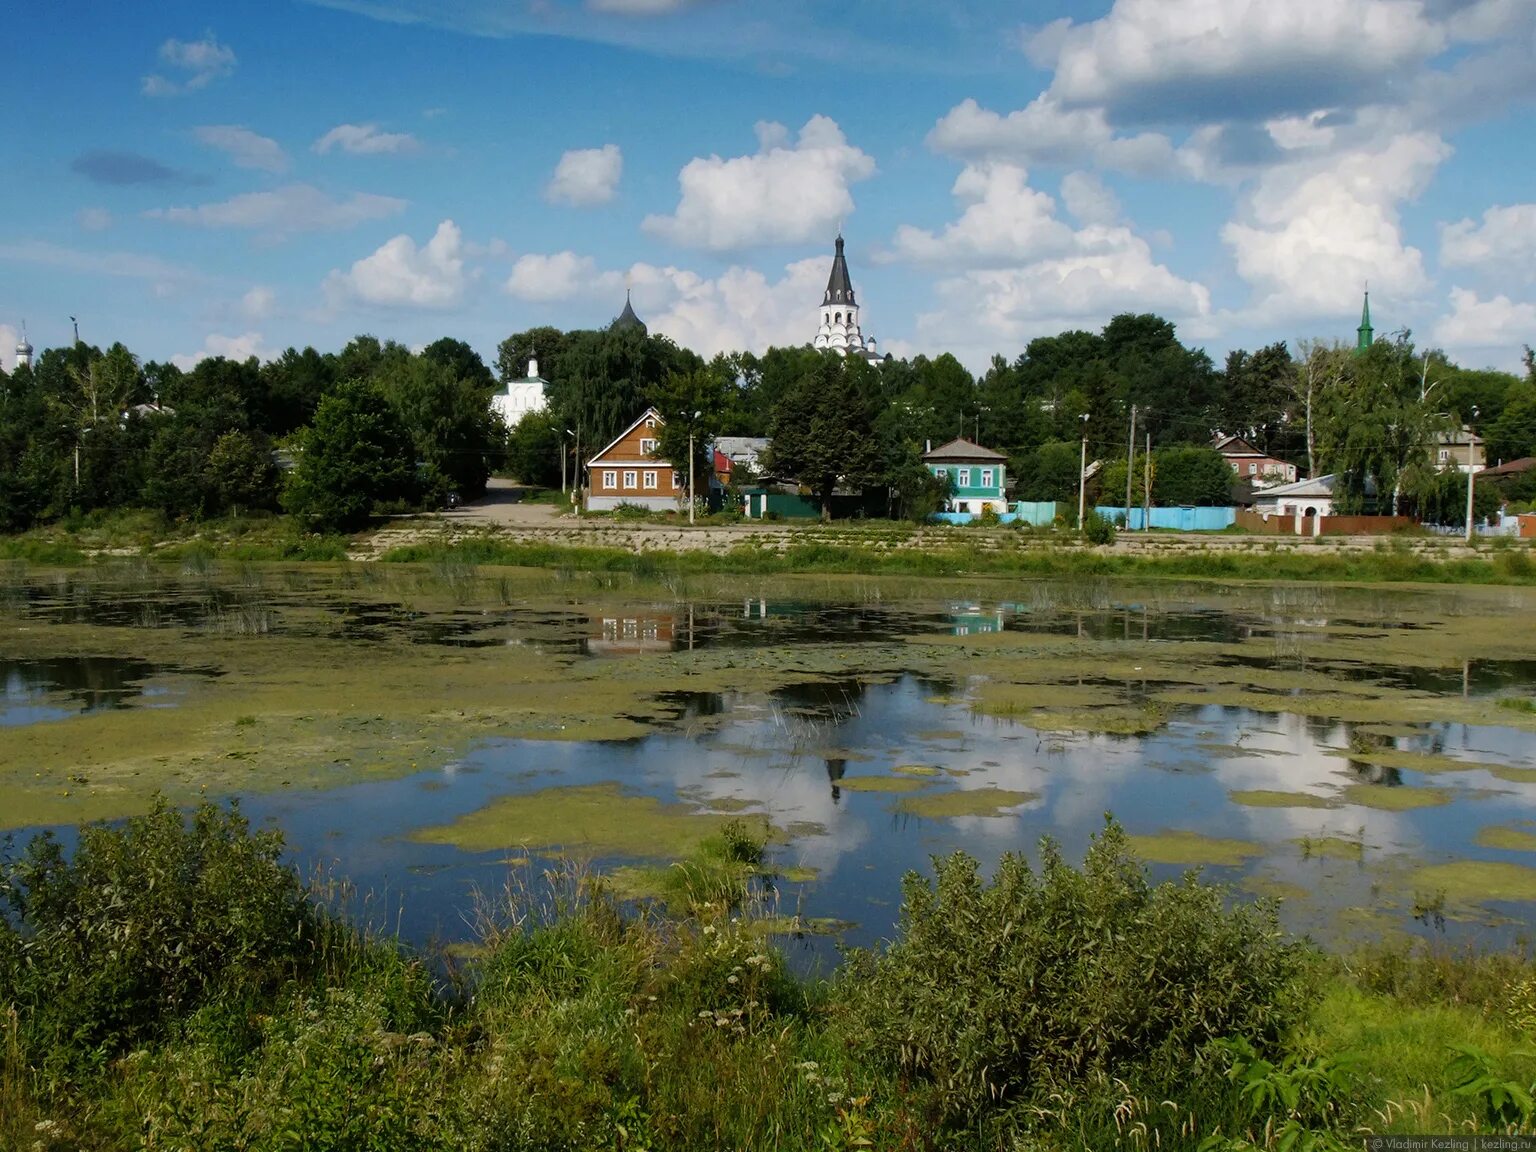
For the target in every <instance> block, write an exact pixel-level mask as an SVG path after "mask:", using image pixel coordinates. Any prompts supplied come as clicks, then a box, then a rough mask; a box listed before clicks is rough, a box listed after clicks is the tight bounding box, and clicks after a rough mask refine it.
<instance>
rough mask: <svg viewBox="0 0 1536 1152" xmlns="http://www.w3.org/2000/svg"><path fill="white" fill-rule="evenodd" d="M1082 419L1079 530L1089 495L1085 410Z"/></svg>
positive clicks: (1078, 476)
mask: <svg viewBox="0 0 1536 1152" xmlns="http://www.w3.org/2000/svg"><path fill="white" fill-rule="evenodd" d="M1080 419H1081V420H1082V422H1083V446H1082V449H1081V450H1080V451H1079V452H1078V454H1077V530H1078V531H1079V532H1081V531H1082V530H1083V514H1084V512H1085V510H1086V509H1085V507H1084V500H1085V499H1086V497H1087V495H1088V475H1087V474H1088V413H1086V412H1084V413H1083V414H1082V416H1081V417H1080Z"/></svg>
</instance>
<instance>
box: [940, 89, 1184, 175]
mask: <svg viewBox="0 0 1536 1152" xmlns="http://www.w3.org/2000/svg"><path fill="white" fill-rule="evenodd" d="M928 146H929V147H930V148H932V149H933V150H934V151H935V152H942V153H944V154H945V155H948V156H956V157H959V158H960V159H963V160H986V159H1001V160H1009V161H1012V162H1015V163H1018V164H1024V165H1031V164H1054V165H1078V164H1086V163H1092V164H1097V165H1099V166H1101V167H1105V168H1114V169H1118V170H1120V171H1124V172H1132V173H1140V174H1148V175H1152V174H1158V175H1160V174H1164V173H1167V172H1169V171H1172V170H1174V169H1175V168H1176V167H1177V164H1178V157H1177V153H1176V150H1175V148H1174V146H1173V141H1172V140H1170V139H1169V138H1168V137H1167V136H1164V135H1162V134H1161V133H1157V132H1142V133H1138V134H1137V135H1134V136H1117V135H1116V134H1115V132H1114V129H1113V128H1111V127H1110V123H1109V118H1108V116H1107V115H1106V114H1105V112H1104V110H1103V109H1102V108H1068V107H1066V106H1065V105H1063V104H1062V103H1061V102H1060V101H1058V100H1056V99H1054V98H1053V97H1052V96H1050V95H1049V94H1048V93H1042V94H1041V95H1039V96H1037V97H1036V98H1035V99H1034V100H1032V101H1030V102H1029V103H1028V104H1027V105H1025V106H1024V107H1023V108H1020V109H1018V110H1017V111H1014V112H1009V113H1008V114H1007V115H1006V116H1004V115H1000V114H999V113H997V112H994V111H992V110H991V109H989V108H983V107H982V106H981V105H980V104H978V103H976V101H975V100H973V99H970V98H967V99H965V100H962V101H961V102H960V103H959V104H957V105H955V106H954V107H953V108H951V109H950V110H949V111H948V112H947V113H945V114H944V116H942V117H941V118H940V119H939V121H938V123H936V124H935V125H934V126H933V128H932V130H931V131H930V132H929V133H928Z"/></svg>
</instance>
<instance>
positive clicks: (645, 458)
mask: <svg viewBox="0 0 1536 1152" xmlns="http://www.w3.org/2000/svg"><path fill="white" fill-rule="evenodd" d="M665 425H666V419H665V418H664V417H663V416H662V415H661V413H660V412H658V411H657V410H656V409H655V408H647V409H646V410H645V411H644V412H642V413H641V414H640V415H639V417H637V418H636V420H635V422H634V423H633V424H631V425H630V426H629V427H628V428H626V429H625V430H624V431H623V432H621V433H620V434H619V435H618V436H617V437H616V438H615V439H614V441H613V442H612V443H611V444H609V445H608V446H607V447H605V448H604V449H603V450H602V451H601V452H598V453H597V454H596V455H594V456H593V457H591V458H590V459H589V460H588V461H587V491H588V507H590V508H612V507H616V506H617V505H619V504H643V505H645V506H647V507H651V508H656V509H675V508H676V507H677V502H678V501H679V500H686V499H687V496H688V480H687V477H686V476H684V475H683V474H681V473H679V472H678V471H677V470H676V469H675V468H674V467H673V465H672V463H671V461H668V460H663V459H660V458H659V457H657V456H656V455H655V451H656V443H657V441H658V440H659V439H660V431H661V429H662V428H663V427H664V426H665Z"/></svg>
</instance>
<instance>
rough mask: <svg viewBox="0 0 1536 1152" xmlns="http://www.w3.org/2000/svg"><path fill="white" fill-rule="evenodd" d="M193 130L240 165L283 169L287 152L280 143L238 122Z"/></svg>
mask: <svg viewBox="0 0 1536 1152" xmlns="http://www.w3.org/2000/svg"><path fill="white" fill-rule="evenodd" d="M192 134H193V135H194V136H196V137H197V139H198V141H199V142H200V143H203V144H206V145H208V147H210V148H217V149H218V150H219V151H220V152H223V153H226V154H227V155H228V156H229V158H230V159H231V160H233V161H234V162H235V164H236V165H237V166H239V167H241V168H255V169H256V170H257V171H260V172H286V171H287V170H288V154H287V153H286V152H284V151H283V148H282V145H281V144H279V143H278V142H277V141H276V140H273V139H271V138H270V137H268V136H262V135H260V134H258V133H256V132H252V131H251V130H250V129H249V128H243V127H241V126H240V125H238V124H205V125H204V126H202V127H201V128H194V129H193V130H192Z"/></svg>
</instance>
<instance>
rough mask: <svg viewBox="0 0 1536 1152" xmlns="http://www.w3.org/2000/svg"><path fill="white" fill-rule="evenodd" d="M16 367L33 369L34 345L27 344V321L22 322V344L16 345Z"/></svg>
mask: <svg viewBox="0 0 1536 1152" xmlns="http://www.w3.org/2000/svg"><path fill="white" fill-rule="evenodd" d="M16 367H18V368H30V367H32V345H30V344H28V343H27V325H26V321H22V325H21V343H20V344H17V345H16Z"/></svg>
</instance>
